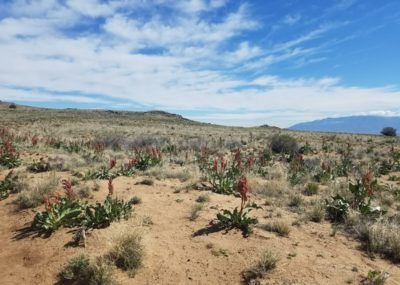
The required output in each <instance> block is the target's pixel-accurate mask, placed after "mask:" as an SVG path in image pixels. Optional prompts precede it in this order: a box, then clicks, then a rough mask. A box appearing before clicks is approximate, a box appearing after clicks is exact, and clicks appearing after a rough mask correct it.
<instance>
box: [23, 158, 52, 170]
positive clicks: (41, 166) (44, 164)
mask: <svg viewBox="0 0 400 285" xmlns="http://www.w3.org/2000/svg"><path fill="white" fill-rule="evenodd" d="M27 169H28V170H29V171H30V172H34V173H40V172H47V171H49V170H50V163H49V162H48V161H45V160H44V159H43V158H41V159H40V160H39V161H38V162H35V161H34V162H33V163H32V164H31V165H29V166H28V167H27Z"/></svg>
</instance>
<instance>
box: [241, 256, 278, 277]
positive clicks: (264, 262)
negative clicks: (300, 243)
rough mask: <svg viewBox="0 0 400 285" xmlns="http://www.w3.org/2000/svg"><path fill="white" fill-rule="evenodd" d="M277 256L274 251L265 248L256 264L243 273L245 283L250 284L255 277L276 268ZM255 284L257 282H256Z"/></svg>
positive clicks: (262, 275)
mask: <svg viewBox="0 0 400 285" xmlns="http://www.w3.org/2000/svg"><path fill="white" fill-rule="evenodd" d="M277 263H278V258H277V257H276V255H275V254H274V253H272V252H271V251H269V250H266V251H265V252H264V253H263V254H262V255H261V258H260V260H259V261H258V262H257V264H256V265H255V266H254V267H253V268H251V269H249V270H247V271H246V272H244V273H243V278H244V281H245V283H246V284H251V281H252V280H254V279H257V278H263V277H264V276H265V275H266V274H267V273H268V272H270V271H271V270H273V269H275V268H276V264H277ZM256 284H257V283H256Z"/></svg>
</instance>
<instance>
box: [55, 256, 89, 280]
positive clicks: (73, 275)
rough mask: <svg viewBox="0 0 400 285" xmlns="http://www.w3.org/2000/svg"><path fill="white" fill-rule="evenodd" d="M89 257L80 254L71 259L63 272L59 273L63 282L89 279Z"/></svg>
mask: <svg viewBox="0 0 400 285" xmlns="http://www.w3.org/2000/svg"><path fill="white" fill-rule="evenodd" d="M89 267H90V260H89V257H88V256H86V255H85V254H83V253H81V254H78V255H76V256H74V257H72V258H71V259H70V260H69V261H68V264H67V266H65V268H64V270H63V271H62V272H61V273H60V277H61V278H62V279H63V280H70V281H81V282H82V281H87V280H88V279H89V277H90V276H89V275H90V274H89V273H90V272H89V271H90V270H89Z"/></svg>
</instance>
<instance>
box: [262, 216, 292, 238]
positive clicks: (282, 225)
mask: <svg viewBox="0 0 400 285" xmlns="http://www.w3.org/2000/svg"><path fill="white" fill-rule="evenodd" d="M263 228H264V229H265V230H267V231H270V232H275V233H277V234H279V235H280V236H283V237H287V236H289V233H290V226H289V224H287V223H286V222H284V221H281V220H279V221H273V222H272V223H269V224H266V225H265V226H264V227H263Z"/></svg>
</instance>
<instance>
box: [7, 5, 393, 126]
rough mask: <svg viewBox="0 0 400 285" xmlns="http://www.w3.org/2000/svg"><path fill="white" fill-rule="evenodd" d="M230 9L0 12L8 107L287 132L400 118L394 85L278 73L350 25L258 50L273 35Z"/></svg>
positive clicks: (291, 22)
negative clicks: (96, 110)
mask: <svg viewBox="0 0 400 285" xmlns="http://www.w3.org/2000/svg"><path fill="white" fill-rule="evenodd" d="M232 2H233V1H227V0H190V1H172V0H154V1H141V0H113V1H99V0H87V1H78V0H65V1H55V0H36V1H33V0H32V1H29V0H18V1H10V2H5V3H3V4H0V10H1V11H3V12H0V16H1V18H0V19H1V20H0V61H1V63H2V64H1V65H0V99H1V100H5V101H17V102H42V103H43V104H46V103H48V102H61V103H68V102H70V103H74V104H82V106H88V105H85V104H91V105H94V106H98V107H100V108H110V106H111V107H112V106H115V108H124V106H126V109H130V106H137V107H140V108H144V109H164V110H171V111H175V112H178V113H184V114H188V117H190V118H193V119H199V120H203V121H208V122H216V123H226V124H233V125H256V124H273V125H278V126H282V127H286V126H289V125H291V124H293V123H296V122H299V121H305V120H309V119H318V118H323V117H327V116H332V115H338V114H339V115H347V114H355V113H360V112H364V113H373V112H375V113H376V112H380V113H381V114H392V113H393V112H397V113H398V111H399V109H398V108H397V107H394V106H399V103H400V91H399V89H398V88H397V87H396V86H378V87H362V86H348V85H344V84H341V82H342V80H341V78H338V77H336V76H321V77H320V78H317V77H307V76H300V77H299V76H297V77H290V76H283V75H279V74H278V75H277V72H272V71H271V70H272V69H273V68H274V67H275V66H277V65H279V64H284V63H288V62H289V63H290V62H296V64H301V65H304V64H312V62H318V61H323V60H324V56H323V55H322V54H323V50H324V49H326V48H327V46H325V45H324V44H320V43H318V44H313V41H315V40H317V39H319V38H321V37H324V36H327V35H328V34H329V33H330V32H331V31H332V30H335V29H338V28H340V27H342V26H343V25H346V22H344V21H341V22H330V23H316V24H315V25H314V26H312V27H311V26H310V27H309V28H308V30H307V31H304V30H303V31H301V32H299V33H297V34H293V36H292V37H291V38H290V39H288V40H283V41H280V42H268V40H265V41H262V40H261V41H260V40H259V39H260V38H259V37H258V36H257V37H254V36H253V37H252V36H249V35H264V34H265V35H267V34H268V33H267V32H268V30H271V29H270V28H271V27H268V26H266V24H265V22H263V21H262V20H261V19H258V18H257V17H255V16H254V15H253V13H254V9H255V7H254V5H253V6H252V5H251V4H250V3H246V2H242V1H240V2H239V1H238V2H233V3H232ZM354 2H355V1H342V2H341V3H337V5H336V6H334V8H335V9H346V8H348V7H350V6H352V5H354ZM303 18H304V17H303V16H302V15H301V14H298V13H296V14H290V15H284V16H282V22H281V23H282V25H286V26H295V25H296V24H297V23H298V22H300V21H302V20H303ZM334 44H335V43H332V45H334ZM329 47H331V46H329ZM321 53H322V54H321ZM293 65H295V64H293ZM396 108H397V109H396ZM191 112H196V114H197V115H190V114H191ZM199 114H200V115H199Z"/></svg>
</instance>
